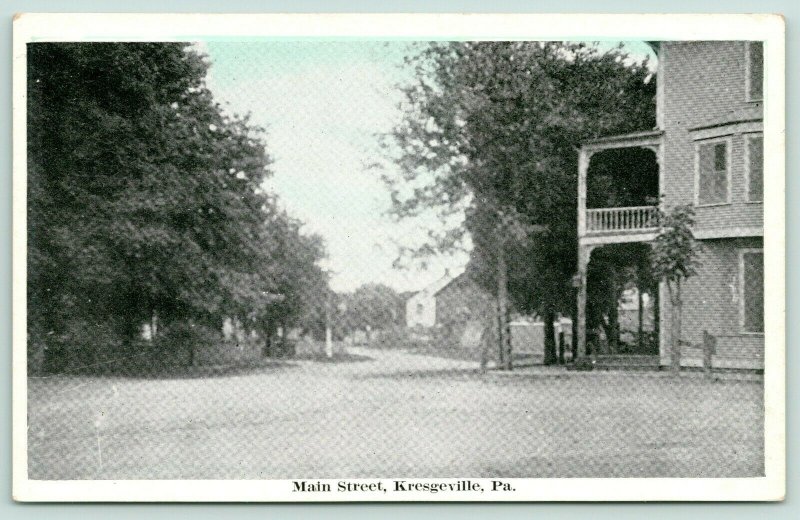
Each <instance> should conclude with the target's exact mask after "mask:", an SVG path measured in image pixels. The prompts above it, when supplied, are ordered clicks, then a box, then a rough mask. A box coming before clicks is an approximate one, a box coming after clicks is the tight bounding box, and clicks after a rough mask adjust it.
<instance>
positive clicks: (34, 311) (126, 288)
mask: <svg viewBox="0 0 800 520" xmlns="http://www.w3.org/2000/svg"><path fill="white" fill-rule="evenodd" d="M207 69H208V62H207V61H206V59H205V58H204V57H203V56H201V55H200V54H198V53H197V52H195V51H194V50H193V48H192V47H191V46H189V45H188V44H182V43H147V44H144V43H142V44H139V43H32V44H29V45H28V77H27V80H28V118H29V119H28V164H29V172H28V226H29V227H28V239H29V242H28V245H29V248H28V253H29V254H28V277H29V279H28V298H29V305H28V308H29V310H30V313H29V318H30V320H29V331H30V333H31V337H32V340H33V342H34V343H35V342H36V341H37V340H39V339H41V338H49V339H51V340H53V339H55V340H56V341H55V342H53V343H55V344H62V345H63V344H73V345H75V344H77V345H78V346H82V345H81V344H94V345H97V344H103V343H108V342H112V343H114V342H129V341H131V340H132V339H134V338H135V337H136V336H137V334H138V329H139V327H141V324H142V323H144V322H148V321H149V322H151V323H153V324H157V323H163V324H166V325H168V324H169V323H173V322H189V323H191V324H197V325H199V326H202V325H205V326H208V327H212V328H217V329H218V328H219V326H220V325H221V322H222V319H223V318H224V317H225V316H231V315H240V316H246V315H247V314H249V313H252V312H254V311H256V310H259V309H263V308H265V307H266V306H270V305H272V304H273V303H274V298H273V296H274V295H275V294H277V293H279V292H280V291H281V290H283V289H285V287H282V286H280V284H279V282H280V281H281V276H280V275H281V270H285V269H286V268H287V267H286V265H282V264H280V262H281V258H280V255H279V254H278V253H277V252H276V251H277V250H278V249H279V247H278V244H276V243H274V242H277V238H276V236H278V235H280V233H278V232H274V231H273V230H271V229H270V225H273V226H274V225H275V223H276V222H282V221H285V220H286V219H285V218H282V219H281V218H276V217H275V215H276V214H277V210H276V208H275V204H276V202H275V200H274V199H273V198H271V197H269V196H267V194H265V193H264V192H263V191H262V190H261V188H260V186H261V185H262V183H263V181H264V179H265V177H266V176H267V175H269V173H270V172H269V169H268V166H269V157H268V155H267V153H266V150H265V145H264V139H263V137H264V136H263V133H262V132H261V130H260V129H259V128H257V127H255V126H253V125H251V124H250V123H249V122H248V120H247V119H246V118H239V117H231V116H229V115H227V114H226V113H225V112H224V111H223V110H221V108H220V107H219V105H218V104H217V103H216V102H215V101H214V99H213V97H212V95H211V93H210V92H209V90H208V89H207V88H206V86H205V74H206V72H207ZM284 227H286V226H284ZM280 236H281V237H282V239H283V243H289V244H295V243H298V242H299V241H300V239H299V238H298V237H299V231H298V227H297V226H294V227H291V226H290V227H288V228H287V229H286V230H285V233H284V234H283V235H280ZM314 260H315V257H314V255H310V256H307V257H304V261H306V262H307V263H311V264H313V263H314ZM295 265H299V264H290V266H289V268H292V267H293V266H295ZM304 267H307V265H306V264H303V265H302V267H299V268H301V269H302V268H304ZM283 274H284V275H285V273H283ZM285 277H286V276H284V278H285ZM100 331H103V332H104V333H105V334H106V335H105V336H102V337H101V335H100V334H99V332H100ZM104 346H106V347H107V346H108V345H104Z"/></svg>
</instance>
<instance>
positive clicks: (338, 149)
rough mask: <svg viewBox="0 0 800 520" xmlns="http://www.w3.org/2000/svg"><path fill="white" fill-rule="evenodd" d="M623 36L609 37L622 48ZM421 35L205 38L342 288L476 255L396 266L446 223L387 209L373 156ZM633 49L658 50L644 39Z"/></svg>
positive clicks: (413, 282)
mask: <svg viewBox="0 0 800 520" xmlns="http://www.w3.org/2000/svg"><path fill="white" fill-rule="evenodd" d="M616 43H617V42H605V43H602V44H600V45H601V46H602V47H612V46H614V45H615V44H616ZM413 45H414V44H413V43H412V42H404V41H393V42H371V41H340V42H320V41H249V42H226V41H212V42H205V43H202V44H200V47H201V49H202V50H204V51H205V52H206V53H207V54H208V55H209V58H210V60H211V69H210V72H209V74H208V87H209V89H210V90H211V91H212V92H213V94H214V96H215V98H216V99H217V100H218V101H219V102H221V103H222V104H223V107H224V108H225V110H228V111H230V112H232V113H238V114H244V113H247V112H250V113H251V114H252V122H253V123H254V124H257V125H260V126H263V127H265V128H266V129H267V143H268V147H269V151H270V154H271V156H272V158H273V159H274V163H273V164H272V169H273V171H274V175H273V176H272V177H271V178H270V179H269V180H268V181H267V183H268V184H267V185H268V187H269V188H270V191H273V192H275V193H277V195H278V196H279V197H280V203H281V204H282V205H283V206H284V207H285V208H286V209H288V210H289V212H290V213H291V214H292V215H294V216H296V217H298V218H299V219H300V220H302V221H303V222H305V223H306V228H305V229H304V231H306V232H314V233H318V234H320V235H321V236H322V237H323V238H324V239H325V242H326V246H327V250H328V254H329V258H328V260H327V265H326V266H325V267H326V268H328V269H329V270H330V271H331V272H332V287H333V288H334V289H336V290H345V291H350V290H353V289H355V288H356V287H358V286H359V285H361V284H363V283H368V282H381V283H385V284H387V285H389V286H391V287H393V288H395V289H397V290H401V291H402V290H416V289H419V288H421V287H422V286H424V285H426V284H427V283H429V282H430V281H432V280H434V279H436V278H439V277H440V276H441V275H442V273H443V271H444V269H445V268H448V267H449V268H450V269H451V270H455V271H457V270H459V269H460V268H462V267H463V266H464V264H465V263H466V261H467V255H466V254H456V255H454V256H450V257H439V258H435V259H431V260H430V261H429V262H428V263H427V265H421V264H419V263H406V268H404V269H397V268H394V267H393V263H394V261H395V259H396V258H397V257H398V252H399V249H400V247H401V246H407V247H414V246H415V245H418V244H420V243H421V242H423V241H424V239H425V236H426V231H427V229H430V228H436V227H437V226H440V224H439V223H438V221H437V219H436V218H435V217H434V216H433V215H427V216H422V217H419V218H417V219H414V220H409V221H402V222H399V223H398V222H396V221H394V220H392V218H391V217H389V216H388V215H386V212H387V211H388V210H389V208H390V207H391V201H390V197H389V191H388V189H387V188H386V186H385V185H384V184H383V183H382V182H381V180H380V178H379V175H377V174H376V173H375V172H374V171H371V170H369V168H368V165H369V164H371V163H372V162H374V161H375V160H376V159H378V156H379V154H381V151H380V149H379V147H378V137H377V136H378V135H379V134H382V133H387V132H390V131H391V129H392V127H393V126H394V125H395V124H396V123H397V122H398V121H399V119H400V118H401V116H402V114H401V111H400V110H399V109H398V103H400V102H401V101H402V95H401V92H400V90H399V89H398V88H397V85H398V84H404V83H407V82H408V81H410V79H411V76H410V75H411V70H410V69H408V68H406V67H403V57H404V56H405V55H406V54H408V53H409V51H410V50H411V46H413ZM626 47H627V50H628V52H629V53H631V54H632V55H633V56H637V57H642V58H643V57H644V56H646V55H649V56H650V57H651V63H652V66H654V65H655V61H654V59H653V58H654V57H653V55H652V52H651V51H650V49H649V48H648V47H647V46H646V45H645V44H644V43H643V42H628V43H627V44H626Z"/></svg>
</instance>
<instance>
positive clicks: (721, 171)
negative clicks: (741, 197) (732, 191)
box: [698, 143, 728, 204]
mask: <svg viewBox="0 0 800 520" xmlns="http://www.w3.org/2000/svg"><path fill="white" fill-rule="evenodd" d="M699 153H700V157H699V177H700V178H699V183H698V184H699V186H698V190H699V191H698V201H699V203H700V204H717V203H720V202H727V200H728V154H727V145H726V144H725V143H711V144H703V145H700V148H699Z"/></svg>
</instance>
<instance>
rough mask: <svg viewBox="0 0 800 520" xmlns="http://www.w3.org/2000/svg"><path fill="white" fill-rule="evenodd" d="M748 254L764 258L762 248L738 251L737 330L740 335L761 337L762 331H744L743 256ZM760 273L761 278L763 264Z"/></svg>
mask: <svg viewBox="0 0 800 520" xmlns="http://www.w3.org/2000/svg"><path fill="white" fill-rule="evenodd" d="M748 253H761V256H762V257H763V256H764V248H763V247H748V248H742V249H739V262H738V264H739V265H738V269H739V291H738V293H739V330H740V332H741V334H743V335H747V336H763V335H764V331H763V330H762V331H761V332H754V331H748V330H746V329H745V322H746V320H745V312H746V301H745V293H744V291H745V285H744V255H746V254H748ZM761 272H762V278H763V275H764V264H763V263H762V264H761ZM764 301H765V302H766V295H765V297H764ZM764 328H766V320H765V323H764Z"/></svg>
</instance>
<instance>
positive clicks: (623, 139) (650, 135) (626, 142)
mask: <svg viewBox="0 0 800 520" xmlns="http://www.w3.org/2000/svg"><path fill="white" fill-rule="evenodd" d="M663 134H664V131H663V130H645V131H641V132H633V133H630V134H622V135H612V136H607V137H598V138H596V139H591V140H589V141H585V142H584V143H583V144H582V145H581V150H585V151H599V150H608V149H611V148H636V147H639V146H658V145H659V144H661V136H662V135H663Z"/></svg>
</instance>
